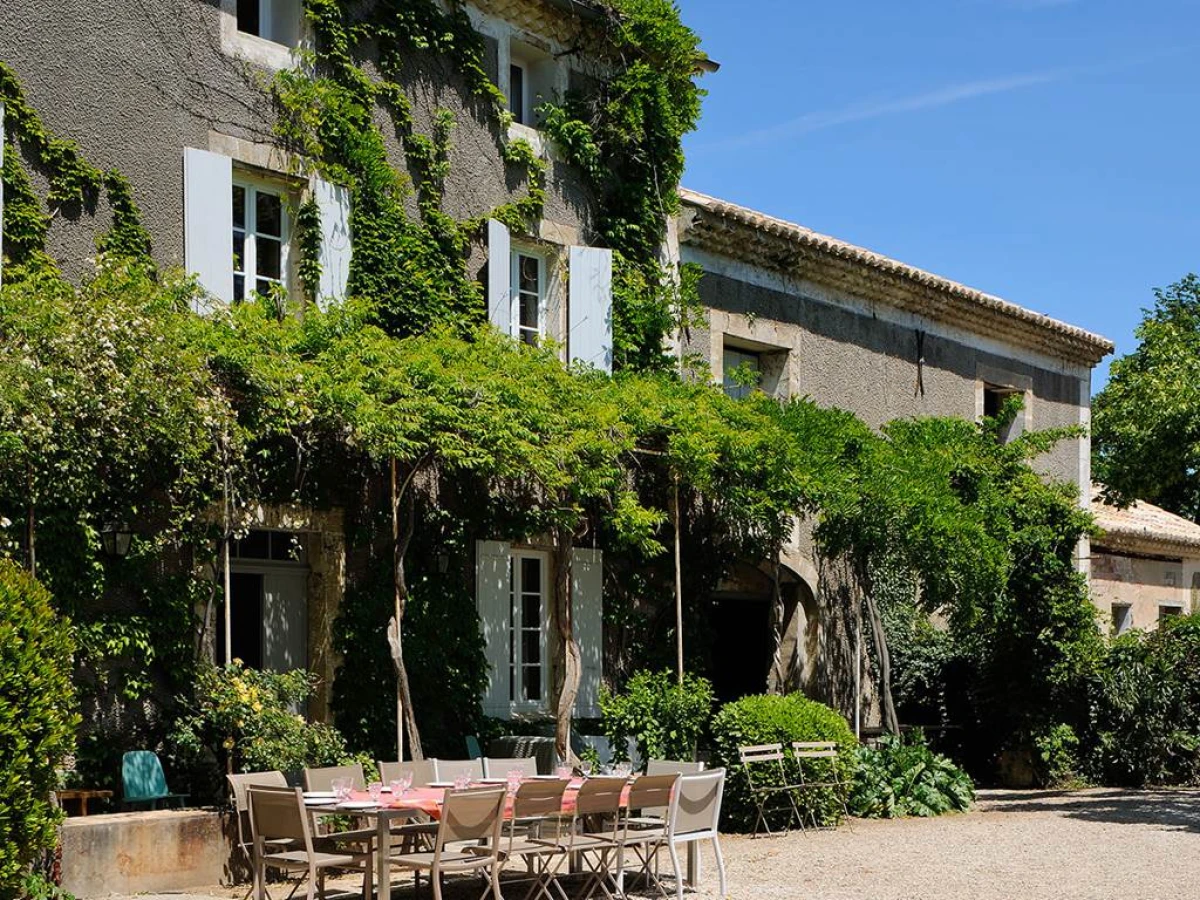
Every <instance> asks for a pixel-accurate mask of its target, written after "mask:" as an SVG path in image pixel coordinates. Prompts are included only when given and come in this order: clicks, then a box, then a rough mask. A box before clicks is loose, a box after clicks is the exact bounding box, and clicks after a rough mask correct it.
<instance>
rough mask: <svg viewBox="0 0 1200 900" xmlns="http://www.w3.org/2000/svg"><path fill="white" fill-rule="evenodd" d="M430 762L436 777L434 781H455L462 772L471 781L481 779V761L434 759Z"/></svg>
mask: <svg viewBox="0 0 1200 900" xmlns="http://www.w3.org/2000/svg"><path fill="white" fill-rule="evenodd" d="M432 762H433V771H434V773H435V774H436V775H437V778H435V779H434V781H457V780H458V776H459V775H462V774H463V773H464V772H465V773H466V774H467V775H469V776H470V777H471V780H472V781H478V780H479V779H480V778H482V777H483V760H482V759H435V760H432Z"/></svg>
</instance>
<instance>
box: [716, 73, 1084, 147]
mask: <svg viewBox="0 0 1200 900" xmlns="http://www.w3.org/2000/svg"><path fill="white" fill-rule="evenodd" d="M1069 74H1071V73H1070V71H1069V70H1066V69H1059V70H1053V71H1046V72H1030V73H1026V74H1023V75H1010V76H1007V77H1002V78H985V79H980V80H978V81H965V82H962V83H960V84H951V85H945V86H943V87H939V88H935V89H933V90H930V91H923V92H921V93H919V94H910V95H908V96H906V97H894V98H891V99H886V100H874V101H867V102H860V103H855V104H851V105H850V106H846V107H843V108H842V109H837V110H828V111H825V112H814V113H805V114H804V115H802V116H797V117H796V118H794V119H788V120H787V121H784V122H780V123H778V124H776V125H771V126H769V127H766V128H759V129H757V130H755V131H750V132H747V133H745V134H742V135H738V136H737V137H733V138H729V139H727V140H723V141H717V142H714V143H712V144H708V146H709V147H744V146H749V145H753V144H761V143H765V142H767V141H772V140H777V139H779V138H784V137H797V136H799V135H803V134H811V133H813V132H814V131H824V130H825V129H827V128H836V127H837V126H839V125H849V124H851V123H853V122H865V121H868V120H870V119H880V118H883V117H885V116H897V115H902V114H904V113H911V112H920V111H922V110H928V109H937V108H938V107H942V106H950V105H952V104H955V103H962V102H964V101H966V100H974V99H975V98H977V97H986V96H988V95H990V94H1005V93H1008V92H1009V91H1017V90H1021V89H1022V88H1028V87H1033V86H1035V85H1039V84H1048V83H1050V82H1052V81H1058V80H1060V79H1062V78H1065V77H1067V76H1068V75H1069Z"/></svg>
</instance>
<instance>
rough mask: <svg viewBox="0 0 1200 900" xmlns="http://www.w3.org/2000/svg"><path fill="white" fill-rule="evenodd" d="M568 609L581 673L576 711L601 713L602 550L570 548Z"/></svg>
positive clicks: (602, 646) (602, 638)
mask: <svg viewBox="0 0 1200 900" xmlns="http://www.w3.org/2000/svg"><path fill="white" fill-rule="evenodd" d="M571 611H572V613H573V617H574V623H575V641H576V642H577V643H578V644H579V655H580V661H581V666H580V668H581V673H580V676H579V696H578V697H577V698H576V699H575V715H577V716H582V717H586V718H592V717H595V716H599V715H600V680H601V678H602V677H603V675H604V554H603V552H601V551H600V550H579V549H576V550H572V551H571Z"/></svg>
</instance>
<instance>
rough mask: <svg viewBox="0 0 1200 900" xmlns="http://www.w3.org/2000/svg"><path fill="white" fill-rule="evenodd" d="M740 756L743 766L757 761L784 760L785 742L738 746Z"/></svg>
mask: <svg viewBox="0 0 1200 900" xmlns="http://www.w3.org/2000/svg"><path fill="white" fill-rule="evenodd" d="M738 758H739V759H741V761H742V765H743V766H750V765H754V764H755V763H769V762H783V744H755V745H754V746H751V747H738Z"/></svg>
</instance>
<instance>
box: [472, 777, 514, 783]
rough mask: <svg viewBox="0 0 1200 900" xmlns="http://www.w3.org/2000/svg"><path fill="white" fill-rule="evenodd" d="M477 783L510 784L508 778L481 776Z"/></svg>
mask: <svg viewBox="0 0 1200 900" xmlns="http://www.w3.org/2000/svg"><path fill="white" fill-rule="evenodd" d="M475 783H476V784H508V779H507V778H479V779H477V780H476V782H475Z"/></svg>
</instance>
